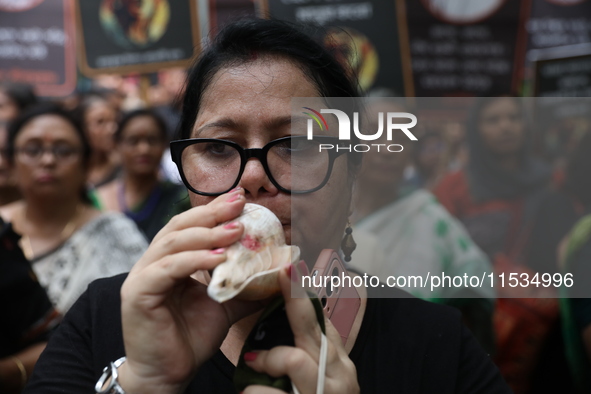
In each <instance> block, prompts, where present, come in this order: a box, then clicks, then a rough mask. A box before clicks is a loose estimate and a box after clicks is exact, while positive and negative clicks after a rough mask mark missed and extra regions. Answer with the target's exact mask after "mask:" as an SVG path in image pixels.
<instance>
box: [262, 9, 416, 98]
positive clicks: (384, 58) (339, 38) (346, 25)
mask: <svg viewBox="0 0 591 394" xmlns="http://www.w3.org/2000/svg"><path fill="white" fill-rule="evenodd" d="M400 7H404V4H403V2H401V1H397V0H365V1H364V0H269V1H265V2H263V6H262V10H263V13H264V14H265V16H267V15H269V16H272V17H274V18H277V19H283V20H287V21H291V22H298V23H314V24H318V25H322V26H324V27H327V30H328V35H329V36H330V38H329V39H327V40H326V44H327V45H340V44H343V47H344V46H348V47H353V48H354V49H355V50H354V51H353V53H351V52H349V53H345V56H346V57H347V60H348V61H349V63H350V64H351V66H352V67H353V71H354V72H355V73H356V74H357V77H358V79H359V82H360V85H361V87H362V89H363V90H364V91H369V90H371V89H372V88H377V87H380V88H389V89H392V90H393V91H394V92H396V93H398V94H400V95H405V94H406V95H409V96H413V95H414V92H413V87H412V79H411V78H410V64H409V63H408V60H409V55H408V47H407V42H408V41H407V40H406V21H405V20H404V18H402V17H401V14H402V15H403V14H404V10H403V9H402V10H401V9H400ZM351 44H352V45H351ZM401 54H403V55H401ZM405 77H406V78H405Z"/></svg>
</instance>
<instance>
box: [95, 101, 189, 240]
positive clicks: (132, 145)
mask: <svg viewBox="0 0 591 394" xmlns="http://www.w3.org/2000/svg"><path fill="white" fill-rule="evenodd" d="M167 142H168V138H167V132H166V125H165V123H164V121H163V120H162V118H161V117H160V116H159V115H157V114H156V113H155V112H154V111H152V110H147V109H141V110H136V111H133V112H130V113H129V114H127V115H125V116H124V118H123V119H122V120H121V124H120V125H119V128H118V129H117V131H116V132H115V144H116V148H117V151H118V152H119V156H120V157H121V164H122V170H123V171H122V175H121V177H120V178H118V179H116V180H114V181H112V182H110V183H108V184H106V185H104V186H102V187H100V188H99V189H98V190H97V195H98V197H99V200H100V202H101V205H102V207H103V208H105V209H106V210H109V211H118V212H123V213H124V214H125V215H127V216H128V217H129V218H131V219H132V220H133V221H134V222H135V223H136V224H137V225H138V227H139V228H140V230H142V232H143V233H144V235H145V236H146V238H147V239H148V241H151V240H152V239H153V238H154V236H155V235H156V233H157V232H158V231H160V229H161V228H162V227H164V225H165V224H166V223H167V222H168V220H169V219H170V218H171V217H172V216H174V215H175V214H177V213H180V212H182V211H184V210H185V209H187V208H188V207H190V204H189V200H188V198H187V197H188V196H187V189H186V188H184V187H183V186H181V185H177V184H173V183H171V182H168V181H164V180H161V179H159V176H158V172H159V168H160V161H161V159H162V154H163V153H164V150H165V149H166V146H167Z"/></svg>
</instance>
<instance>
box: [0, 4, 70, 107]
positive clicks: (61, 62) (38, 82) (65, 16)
mask: <svg viewBox="0 0 591 394" xmlns="http://www.w3.org/2000/svg"><path fill="white" fill-rule="evenodd" d="M73 19H74V18H73V9H72V4H71V2H70V0H13V1H11V2H0V80H4V81H17V82H26V83H30V84H32V85H34V86H35V89H36V92H37V94H39V95H41V96H67V95H68V94H70V93H71V92H72V91H73V90H74V88H75V87H76V59H75V44H74V36H75V34H74V25H73Z"/></svg>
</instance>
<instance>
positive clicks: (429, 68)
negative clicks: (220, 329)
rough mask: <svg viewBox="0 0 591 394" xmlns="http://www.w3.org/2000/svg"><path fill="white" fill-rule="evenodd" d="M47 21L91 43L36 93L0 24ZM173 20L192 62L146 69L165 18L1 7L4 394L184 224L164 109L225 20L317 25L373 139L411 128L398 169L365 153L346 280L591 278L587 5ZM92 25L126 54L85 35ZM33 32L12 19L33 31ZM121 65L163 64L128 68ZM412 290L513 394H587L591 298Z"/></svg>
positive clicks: (578, 1)
mask: <svg viewBox="0 0 591 394" xmlns="http://www.w3.org/2000/svg"><path fill="white" fill-rule="evenodd" d="M21 3H22V4H21ZM29 3H30V4H29ZM33 3H34V4H33ZM50 3H60V7H62V6H63V7H64V8H63V9H61V11H63V12H64V15H66V18H65V19H64V21H65V24H64V26H63V30H62V35H63V37H65V38H63V37H62V40H61V42H62V44H63V45H62V46H63V47H64V48H65V50H67V47H68V45H67V43H68V42H70V46H71V45H72V42H73V40H74V39H75V37H74V36H73V35H72V33H74V34H75V35H76V38H77V39H78V40H79V42H78V43H77V45H78V48H84V44H83V43H82V42H81V41H85V42H86V49H87V50H86V52H84V51H80V50H78V51H77V52H76V53H75V59H74V70H75V72H74V74H75V75H74V79H73V81H74V82H73V83H72V81H71V80H70V79H69V78H70V77H68V76H64V78H63V79H64V81H65V82H63V83H59V81H58V80H56V79H55V78H53V79H52V78H42V77H43V75H46V74H43V73H44V72H46V71H39V63H35V61H34V60H35V59H34V56H33V55H32V53H33V52H32V50H31V52H30V53H29V52H27V51H26V50H25V49H26V48H25V47H23V46H21V47H20V48H21V49H22V48H25V49H23V51H24V52H22V53H21V55H19V56H16V55H15V56H12V55H11V53H13V52H14V51H12V52H11V50H10V48H13V49H14V48H16V47H17V46H16V45H17V44H19V40H21V42H20V44H22V41H23V40H24V41H26V39H25V38H23V37H20V38H18V37H17V38H14V37H13V39H14V43H16V44H14V46H13V47H10V45H12V44H10V43H7V42H8V41H9V39H10V35H11V34H12V33H14V32H18V28H20V27H18V26H16V25H15V26H16V27H14V28H13V30H12V33H11V31H10V29H9V28H7V27H6V26H7V25H6V24H5V23H4V22H6V21H8V20H9V19H10V20H12V19H15V18H16V17H18V15H19V13H23V14H24V13H26V12H31V13H32V12H34V11H35V10H36V9H39V7H42V6H47V7H49V6H50V5H51V4H50ZM80 3H83V5H81V4H80ZM94 3H96V6H91V5H92V4H94ZM179 3H183V4H184V3H187V4H186V6H187V7H188V8H187V9H189V10H190V11H191V12H193V13H194V15H192V16H190V17H188V16H187V15H183V16H184V17H188V18H189V19H190V20H191V23H193V24H194V25H192V28H190V31H192V33H191V34H193V36H192V37H193V41H191V40H189V41H190V42H189V45H190V46H191V47H194V48H195V50H194V52H191V53H189V54H188V56H187V59H186V62H184V63H183V62H179V61H177V60H178V59H172V58H171V59H164V58H162V59H160V58H156V57H154V56H156V54H154V53H151V52H150V48H152V49H153V48H154V47H153V46H154V45H159V43H163V42H165V40H167V39H170V40H172V41H171V42H173V41H174V40H175V36H174V35H172V36H170V37H169V36H168V35H169V30H170V31H171V32H172V31H173V30H174V26H175V22H174V18H177V17H179V13H178V9H176V11H177V12H176V13H175V7H178V5H176V6H175V5H174V2H170V3H169V2H167V1H165V0H160V1H159V0H151V1H148V0H146V1H141V0H135V1H132V0H128V1H107V0H105V1H99V0H96V1H88V2H87V1H86V0H85V1H84V2H74V1H71V2H70V1H64V2H63V3H62V2H61V1H57V2H55V1H52V0H42V1H37V2H35V1H17V0H15V1H14V2H12V3H11V2H10V1H8V2H6V1H4V2H3V1H0V297H1V298H0V299H1V301H0V305H1V306H0V310H1V313H2V316H3V317H4V318H3V322H4V323H3V324H2V325H0V326H1V327H0V392H2V393H18V392H20V391H21V389H22V388H23V387H24V384H25V383H26V381H27V379H28V377H29V376H30V374H31V372H32V368H33V367H34V363H35V360H36V359H37V357H38V355H39V354H40V352H41V351H42V350H43V347H44V344H45V342H46V341H47V338H48V337H49V335H50V334H51V332H52V330H54V329H55V327H56V326H57V325H58V324H59V321H60V319H61V316H63V314H65V313H66V312H67V311H68V309H69V307H70V306H71V305H72V304H73V302H74V301H75V300H76V299H77V297H78V296H79V295H80V294H82V292H83V291H84V290H85V288H86V286H87V285H88V283H90V282H91V281H92V280H94V279H97V278H101V277H106V276H112V275H115V274H118V273H122V272H126V271H128V270H129V269H130V268H131V267H132V266H133V264H134V263H135V262H136V261H137V260H138V259H139V257H140V256H141V255H142V253H143V251H144V250H145V249H146V247H147V245H148V243H149V242H150V241H151V240H152V238H153V237H154V236H155V235H156V233H157V232H158V231H159V230H160V229H161V228H162V227H163V226H164V225H165V224H166V223H167V221H168V220H169V219H170V218H171V217H172V216H173V215H175V214H176V213H178V212H181V211H183V210H186V209H188V207H189V206H190V205H189V201H188V198H187V196H188V194H187V190H186V188H185V187H184V186H182V183H181V181H180V179H179V175H178V171H177V170H176V167H175V165H174V164H173V162H172V160H171V158H170V152H169V149H168V143H169V142H170V141H171V140H172V139H174V135H175V131H176V127H177V123H178V119H179V112H180V108H179V105H178V102H177V100H176V98H177V96H178V95H179V93H182V92H183V84H184V79H185V75H186V67H187V66H188V61H189V60H190V58H191V57H192V56H194V55H196V54H198V52H199V50H198V48H199V45H207V39H206V33H207V32H209V31H215V30H216V29H218V28H219V27H220V26H222V25H223V24H224V23H226V22H227V21H229V20H232V19H234V18H237V17H244V16H254V15H257V14H258V15H263V14H265V15H268V14H270V15H273V16H276V17H279V18H283V19H287V20H291V21H294V22H314V23H317V24H321V25H323V27H324V29H323V30H322V31H329V33H327V34H326V37H324V38H323V39H324V42H325V43H326V45H329V46H331V47H332V48H333V49H334V50H335V55H336V56H338V57H341V58H342V59H343V60H344V61H347V62H349V63H350V64H351V66H352V68H351V71H352V72H354V73H355V75H356V76H357V77H358V79H359V81H360V85H361V88H362V91H363V94H364V96H365V97H364V111H365V114H364V115H365V118H366V119H367V123H366V124H367V129H368V130H370V131H372V132H373V131H374V130H376V129H377V128H378V125H377V124H376V121H377V119H378V117H377V114H378V113H380V112H382V113H385V112H411V113H414V114H417V117H418V118H419V125H418V126H417V128H416V129H415V130H414V131H416V133H417V134H416V135H417V137H418V141H409V140H408V139H406V138H402V139H395V140H394V141H393V142H394V143H397V144H400V145H402V146H403V148H404V149H403V151H402V152H400V153H396V154H393V153H390V152H387V151H385V152H384V151H382V152H380V153H372V154H369V155H365V157H364V164H363V168H362V170H361V173H360V174H359V177H358V184H357V186H356V196H355V204H354V210H353V213H352V216H351V223H352V225H353V236H354V237H355V240H356V242H357V245H358V246H357V251H356V252H355V253H354V254H353V259H352V261H351V262H350V266H351V268H353V269H356V270H358V271H362V272H368V273H370V274H372V275H377V276H379V277H380V278H381V279H382V280H385V278H387V276H389V275H396V276H398V275H417V274H425V273H426V272H430V273H431V274H435V273H442V272H445V273H449V274H453V275H461V274H464V273H468V274H470V275H478V276H480V274H482V273H491V272H495V273H501V272H509V271H511V272H521V273H526V274H528V275H529V276H531V277H533V276H534V274H535V273H538V274H539V275H542V274H549V275H555V274H561V275H562V274H565V273H572V274H573V277H574V278H575V281H576V280H577V278H591V216H588V215H591V177H589V172H588V171H589V169H591V133H590V129H591V99H587V98H586V97H588V96H590V95H591V6H590V4H591V2H589V1H585V0H569V1H567V0H552V1H550V0H531V1H526V0H523V1H521V0H506V1H503V0H498V1H495V0H484V1H478V2H475V1H468V0H467V1H461V0H447V1H446V0H441V1H438V0H420V1H419V0H408V1H403V0H398V1H390V0H389V1H382V0H372V1H369V0H368V1H365V2H364V1H356V2H351V1H346V0H343V1H340V2H339V1H305V0H302V1H293V2H290V1H281V2H280V1H279V0H277V1H274V0H269V1H260V2H253V1H252V0H217V1H216V0H209V1H188V2H179ZM36 7H37V8H36ZM85 7H86V8H85ZM92 7H95V8H92ZM339 7H340V8H339ZM561 7H562V8H561ZM569 7H570V8H569ZM576 7H579V8H576ZM74 10H76V12H73V11H74ZM557 10H558V11H560V12H561V13H556V12H557ZM585 11H586V12H587V13H585ZM52 12H53V13H54V14H55V12H57V11H55V10H54V11H52ZM92 12H94V14H92ZM54 14H52V13H51V12H50V13H49V14H48V15H54ZM59 15H60V14H59V12H58V16H59ZM74 15H77V16H76V18H74ZM89 15H90V16H89ZM93 15H94V19H96V21H95V22H96V23H98V21H99V20H100V23H101V24H102V26H103V29H104V31H105V36H104V37H103V38H102V40H104V41H105V42H107V41H109V40H111V41H109V42H110V44H109V45H111V46H112V47H113V48H115V49H116V48H119V49H120V52H119V53H115V52H116V51H114V50H111V52H109V48H106V49H105V48H103V47H102V46H101V45H99V44H100V41H101V38H100V37H99V38H97V37H90V36H89V34H90V33H88V32H87V31H84V26H85V23H86V22H88V21H90V22H88V23H91V22H92V21H93V20H94V19H92V17H93ZM54 16H55V15H54ZM36 18H37V19H36ZM38 18H39V17H38V15H37V16H36V15H33V14H31V15H28V16H27V15H25V16H24V17H23V18H22V19H21V20H20V22H18V23H21V24H23V25H22V28H23V29H24V28H33V27H34V26H36V24H39V25H42V24H43V23H42V22H40V21H39V20H40V19H38ZM68 18H69V19H68ZM84 18H89V19H87V20H86V22H85V19H84ZM372 18H373V19H372ZM16 19H18V18H16ZM23 21H28V22H23ZM29 22H30V25H26V23H29ZM185 22H186V21H185ZM197 22H198V23H197ZM74 25H75V26H76V27H74ZM189 25H190V23H189V22H187V23H186V26H189ZM68 26H70V27H68ZM89 26H90V25H89ZM97 26H98V25H97ZM178 26H179V29H181V27H182V26H185V25H183V23H181V22H179V23H178ZM333 28H334V29H336V30H331V29H333ZM69 29H71V30H69ZM327 29H328V30H327ZM388 29H394V30H392V31H390V30H388ZM42 30H43V29H41V30H40V31H42ZM48 32H49V30H45V33H46V34H49V33H48ZM29 33H30V34H29V36H28V37H29V42H33V41H34V40H35V37H34V36H35V34H34V33H31V32H29ZM15 34H17V33H15ZM23 34H24V33H23ZM68 34H69V35H68ZM170 34H173V33H170ZM17 35H18V34H17ZM24 35H26V34H24ZM195 36H197V37H201V38H200V39H198V40H197V42H196V41H195ZM7 37H8V38H7ZM109 37H111V38H109ZM42 38H43V37H41V38H39V37H37V39H39V40H41V41H42ZM92 40H98V41H92ZM479 40H480V41H479ZM45 41H46V42H47V43H49V42H50V41H51V40H50V38H47V37H45ZM54 41H60V40H59V39H56V40H54ZM52 42H53V41H52ZM90 42H94V43H95V44H89V43H90ZM20 44H19V45H20ZM48 45H49V44H48ZM166 45H169V44H166ZM9 47H10V48H9ZM169 47H170V45H169ZM7 48H8V49H7ZM31 48H33V47H32V46H31V47H29V49H31ZM48 48H49V49H48V50H50V49H51V48H50V47H48ZM113 48H111V49H113ZM478 48H480V49H478ZM169 49H170V48H169ZM158 50H159V51H160V52H158V53H160V55H158V56H164V57H165V56H167V55H166V54H167V53H168V52H166V51H165V49H162V48H160V49H158ZM92 51H96V52H97V53H96V54H91V52H92ZM389 51H393V53H394V54H392V53H390V52H389ZM17 52H18V51H17ZM14 53H16V52H14ZM35 53H37V52H35ZM130 53H132V54H133V53H137V54H138V56H139V55H141V54H142V53H143V54H149V55H150V56H151V57H145V59H148V58H149V59H153V58H154V59H157V61H152V62H151V64H150V65H149V66H146V64H143V63H142V64H140V63H141V62H142V61H138V60H136V61H135V62H136V63H133V62H132V61H130V62H128V63H125V62H126V61H128V60H126V59H128V57H125V56H124V55H125V54H128V55H129V54H130ZM171 53H172V52H171ZM29 55H30V56H29ZM91 55H93V56H95V55H96V56H95V57H94V58H93V59H91ZM11 56H12V57H11ZM109 56H110V57H109ZM171 56H172V55H171ZM67 59H68V57H67V56H66V62H67ZM97 59H98V60H97ZM142 59H144V58H142ZM37 60H38V59H37ZM161 60H162V61H161ZM48 61H49V60H48ZM109 62H111V63H109ZM144 63H150V61H148V60H145V61H144ZM76 65H77V66H76ZM62 66H64V64H62ZM27 67H29V69H27ZM64 67H65V66H64ZM65 68H66V69H67V67H65ZM15 70H17V71H18V70H20V71H19V72H16V71H15ZM70 71H71V70H70ZM58 79H59V78H58ZM68 80H70V82H67V81H68ZM56 81H57V82H56ZM64 86H69V88H66V89H65V90H64ZM526 96H527V97H526ZM534 96H535V97H537V99H535V100H534V99H532V97H534ZM425 97H431V98H430V99H428V100H427V99H424V98H425ZM551 97H561V98H560V99H556V100H555V101H552V99H549V98H551ZM543 99H546V100H547V101H544V100H543ZM548 100H550V101H548ZM384 134H385V133H384ZM377 142H383V143H386V144H389V143H392V141H386V140H383V141H377ZM367 261H371V262H372V264H371V265H368V264H367V263H366V262H367ZM407 290H408V291H410V292H411V293H413V295H415V296H417V297H420V298H424V299H427V300H429V301H432V302H438V303H444V304H448V305H451V306H453V307H456V308H459V309H460V310H461V311H462V313H463V316H464V320H465V322H466V324H467V325H468V326H469V327H470V329H471V330H472V331H473V333H474V334H475V335H476V336H477V338H478V339H479V341H480V343H481V344H482V346H483V347H484V348H485V349H486V350H487V351H488V352H489V353H490V354H491V357H492V358H493V359H494V360H495V362H496V363H497V365H498V366H499V368H500V370H501V372H502V374H503V376H504V377H505V379H506V380H507V381H508V382H509V384H510V385H511V387H512V388H513V390H514V391H515V392H516V393H546V392H553V393H556V392H559V393H591V363H590V360H591V301H590V300H591V297H589V296H590V295H589V294H588V293H585V290H587V291H589V290H588V289H584V288H581V286H578V287H577V286H574V287H573V288H565V287H564V286H551V287H543V286H537V287H536V288H535V289H533V288H531V287H529V288H520V287H517V288H510V287H508V286H505V287H503V288H500V287H495V288H486V287H485V288H482V289H477V290H475V289H468V290H467V289H453V291H452V290H449V289H448V290H449V291H443V290H442V291H441V292H440V293H433V292H421V291H419V290H417V289H412V288H408V289H407ZM461 292H466V293H461ZM460 293H461V294H460Z"/></svg>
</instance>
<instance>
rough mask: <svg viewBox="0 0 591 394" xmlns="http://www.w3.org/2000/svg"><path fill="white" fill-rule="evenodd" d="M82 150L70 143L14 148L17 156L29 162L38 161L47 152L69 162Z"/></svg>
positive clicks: (59, 159)
mask: <svg viewBox="0 0 591 394" xmlns="http://www.w3.org/2000/svg"><path fill="white" fill-rule="evenodd" d="M80 152H81V150H80V149H78V148H75V147H72V146H69V145H54V146H45V147H44V146H41V145H25V146H23V147H20V148H16V149H15V150H14V153H15V154H16V156H17V157H19V158H20V159H22V161H24V162H27V163H36V162H38V161H39V160H41V158H42V157H43V155H45V154H46V153H51V154H52V156H53V157H54V158H55V159H56V160H57V161H60V162H68V161H71V160H73V159H76V158H78V156H79V155H80Z"/></svg>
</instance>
